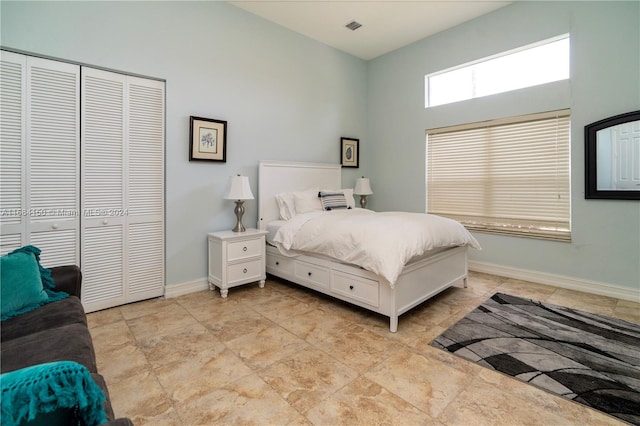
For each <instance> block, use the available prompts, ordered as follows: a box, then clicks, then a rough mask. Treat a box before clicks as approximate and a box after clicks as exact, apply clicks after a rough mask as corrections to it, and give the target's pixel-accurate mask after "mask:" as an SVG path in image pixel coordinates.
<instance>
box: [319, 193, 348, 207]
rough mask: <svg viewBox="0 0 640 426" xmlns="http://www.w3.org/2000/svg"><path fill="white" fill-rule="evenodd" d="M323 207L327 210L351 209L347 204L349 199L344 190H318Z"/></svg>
mask: <svg viewBox="0 0 640 426" xmlns="http://www.w3.org/2000/svg"><path fill="white" fill-rule="evenodd" d="M318 197H320V202H321V203H322V208H323V209H324V210H326V211H330V210H341V209H342V210H344V209H350V208H351V207H349V206H348V205H347V199H346V198H345V196H344V193H343V192H342V191H340V192H325V191H320V192H318Z"/></svg>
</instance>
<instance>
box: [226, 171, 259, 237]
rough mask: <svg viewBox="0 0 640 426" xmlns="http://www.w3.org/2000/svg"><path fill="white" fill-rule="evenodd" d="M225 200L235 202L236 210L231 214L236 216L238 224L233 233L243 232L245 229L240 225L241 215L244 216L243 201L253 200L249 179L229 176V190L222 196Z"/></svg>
mask: <svg viewBox="0 0 640 426" xmlns="http://www.w3.org/2000/svg"><path fill="white" fill-rule="evenodd" d="M224 199H225V200H235V202H236V208H235V209H234V210H233V212H234V213H235V214H236V218H237V220H238V222H237V223H236V226H235V228H233V229H232V231H233V232H244V231H246V229H245V227H244V226H243V225H242V215H243V214H244V200H253V193H252V192H251V187H250V186H249V178H248V177H247V176H240V175H237V176H231V177H230V178H229V190H228V191H227V194H226V195H225V196H224Z"/></svg>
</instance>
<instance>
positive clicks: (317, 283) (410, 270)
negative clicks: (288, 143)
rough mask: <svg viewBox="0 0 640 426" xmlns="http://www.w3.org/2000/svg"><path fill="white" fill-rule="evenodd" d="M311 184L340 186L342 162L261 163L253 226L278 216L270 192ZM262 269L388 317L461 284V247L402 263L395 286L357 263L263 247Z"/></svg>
mask: <svg viewBox="0 0 640 426" xmlns="http://www.w3.org/2000/svg"><path fill="white" fill-rule="evenodd" d="M311 188H320V189H338V188H342V166H341V165H339V164H323V163H293V162H283V161H261V162H260V166H259V183H258V228H259V229H262V230H266V228H267V224H268V223H269V222H271V221H274V220H278V219H279V216H280V215H279V210H278V205H277V203H276V200H275V195H276V194H279V193H281V192H290V191H300V190H305V189H311ZM267 272H268V273H269V274H271V275H275V276H277V277H280V278H284V279H286V280H288V281H291V282H294V283H296V284H300V285H302V286H305V287H308V288H311V289H313V290H316V291H319V292H321V293H324V294H327V295H330V296H333V297H336V298H338V299H341V300H344V301H347V302H349V303H352V304H354V305H358V306H361V307H363V308H366V309H369V310H371V311H374V312H377V313H380V314H383V315H386V316H388V317H389V329H390V330H391V331H392V332H396V331H397V330H398V316H400V315H401V314H403V313H405V312H407V311H408V310H409V309H411V308H413V307H415V306H417V305H419V304H420V303H422V302H424V301H425V300H427V299H429V298H431V297H433V296H435V295H436V294H438V293H440V292H441V291H443V290H445V289H447V288H449V287H451V286H452V285H453V284H455V283H456V282H458V281H460V280H462V281H463V284H464V286H465V287H466V286H467V248H466V247H454V248H450V249H446V250H444V251H439V252H437V253H435V254H434V255H432V256H427V257H421V258H420V259H419V260H416V261H414V262H410V263H409V264H407V265H406V266H405V267H404V269H403V271H402V274H401V275H400V277H399V278H398V281H397V282H396V283H395V286H394V287H393V288H392V287H391V285H390V284H389V282H388V281H387V280H385V279H384V278H382V277H381V276H379V275H376V274H374V273H372V272H369V271H366V270H364V269H362V268H360V267H358V266H354V265H349V264H344V263H340V262H337V261H332V260H329V259H327V258H323V257H317V256H314V255H306V254H305V255H301V256H297V257H286V256H283V255H282V254H281V253H280V252H279V251H278V249H277V248H275V247H272V246H267Z"/></svg>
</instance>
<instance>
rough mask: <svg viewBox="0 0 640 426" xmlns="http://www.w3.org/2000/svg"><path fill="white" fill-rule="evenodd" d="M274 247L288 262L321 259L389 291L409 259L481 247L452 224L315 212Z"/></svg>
mask: <svg viewBox="0 0 640 426" xmlns="http://www.w3.org/2000/svg"><path fill="white" fill-rule="evenodd" d="M273 243H274V244H275V245H276V246H277V247H278V249H279V250H280V252H282V253H283V254H284V255H287V256H296V255H300V252H301V251H304V252H312V253H318V254H323V255H326V256H330V257H333V258H335V259H338V260H340V261H343V262H347V263H351V264H354V265H358V266H360V267H362V268H364V269H366V270H368V271H371V272H374V273H376V274H378V275H381V276H382V277H384V278H385V279H386V280H387V281H389V283H390V284H391V286H392V287H393V285H394V284H395V282H396V281H397V279H398V276H399V275H400V273H401V272H402V269H403V268H404V266H405V265H406V264H407V262H408V261H409V260H411V258H413V257H414V256H420V255H422V254H424V253H425V252H427V251H429V250H432V249H435V248H439V247H453V246H464V245H468V246H471V247H473V248H476V249H480V244H478V241H476V239H475V238H474V237H473V235H471V233H470V232H469V231H467V229H466V228H465V227H464V226H462V225H461V224H460V223H459V222H456V221H455V220H451V219H447V218H444V217H440V216H435V215H431V214H425V213H405V212H382V213H376V212H373V211H371V210H365V209H352V210H333V211H328V212H325V211H314V212H309V213H304V214H300V215H297V216H295V217H293V218H292V219H291V220H289V221H287V222H286V224H285V225H283V226H282V227H280V229H279V230H278V232H277V233H276V235H275V236H274V239H273Z"/></svg>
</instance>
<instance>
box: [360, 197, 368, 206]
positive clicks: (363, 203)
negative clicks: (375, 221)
mask: <svg viewBox="0 0 640 426" xmlns="http://www.w3.org/2000/svg"><path fill="white" fill-rule="evenodd" d="M360 207H362V208H363V209H366V208H367V196H366V195H361V196H360Z"/></svg>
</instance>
